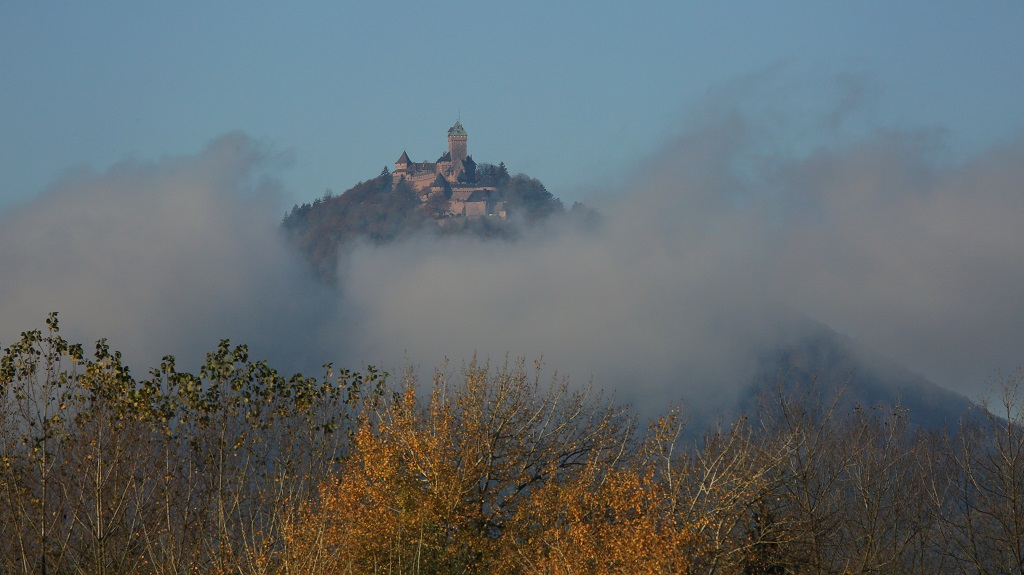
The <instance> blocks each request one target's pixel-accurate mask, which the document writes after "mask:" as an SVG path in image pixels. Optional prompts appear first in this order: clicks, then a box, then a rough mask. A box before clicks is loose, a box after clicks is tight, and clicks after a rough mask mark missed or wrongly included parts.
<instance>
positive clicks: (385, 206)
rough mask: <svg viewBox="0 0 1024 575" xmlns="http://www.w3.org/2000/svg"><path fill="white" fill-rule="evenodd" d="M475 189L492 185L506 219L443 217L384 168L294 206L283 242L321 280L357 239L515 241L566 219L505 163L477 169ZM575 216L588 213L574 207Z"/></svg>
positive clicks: (552, 200) (540, 189) (556, 203)
mask: <svg viewBox="0 0 1024 575" xmlns="http://www.w3.org/2000/svg"><path fill="white" fill-rule="evenodd" d="M476 172H477V173H476V177H477V181H476V182H475V183H476V185H479V186H493V187H494V188H495V195H496V196H497V199H498V200H500V201H503V202H504V203H505V205H506V207H507V210H508V214H509V216H508V219H507V220H502V219H498V218H492V217H481V218H466V217H445V216H444V214H443V213H441V212H440V210H438V209H437V206H434V205H432V203H431V202H427V203H422V202H421V201H420V200H419V198H417V197H416V194H414V193H413V191H412V189H411V188H410V187H409V185H408V184H406V183H405V182H401V183H399V184H398V185H395V186H393V185H392V178H391V173H390V172H389V171H388V169H387V168H386V167H385V168H384V170H383V171H382V172H381V174H380V175H379V176H377V177H376V178H373V179H371V180H367V181H365V182H359V183H358V184H356V185H355V186H353V187H352V188H350V189H348V190H346V191H345V192H344V193H342V194H341V195H334V194H333V193H331V192H330V191H329V190H328V191H327V192H326V193H325V194H324V195H323V197H321V198H317V199H316V200H314V201H313V203H307V204H302V205H296V206H294V207H293V208H292V209H291V211H290V212H288V213H287V214H286V215H285V216H284V220H283V221H282V222H281V225H282V228H283V230H284V232H285V234H286V235H287V237H288V239H289V240H290V241H291V242H292V243H293V244H294V245H295V246H296V247H298V248H299V250H300V251H301V252H302V253H303V254H304V255H305V256H306V258H307V260H308V261H309V264H310V266H311V267H312V269H313V270H314V272H315V273H316V274H317V276H319V277H321V278H323V279H329V278H332V277H334V271H335V267H336V266H337V256H338V253H339V251H340V250H341V249H342V248H343V246H345V245H350V244H351V243H352V242H353V241H355V240H357V239H362V240H368V241H371V242H389V241H393V240H395V239H398V238H401V237H403V236H407V235H410V234H413V233H424V232H427V233H436V234H440V235H450V234H463V235H472V236H479V237H487V238H502V239H515V238H516V237H518V234H520V233H521V231H522V229H523V227H524V226H529V225H532V224H536V223H538V222H540V221H543V220H546V219H548V218H550V217H552V216H561V215H565V214H566V210H565V207H564V206H563V205H562V201H561V200H559V199H558V198H556V197H555V196H554V195H552V194H551V192H549V191H548V190H547V188H545V187H544V184H542V183H541V182H540V181H539V180H537V179H535V178H531V177H529V176H527V175H525V174H516V175H510V174H509V172H508V170H507V169H506V168H505V165H504V163H502V164H499V165H493V164H479V165H478V166H477V170H476ZM570 211H572V212H573V213H574V214H580V213H583V212H587V211H589V210H588V209H587V208H584V207H583V206H581V205H579V204H576V205H574V206H573V210H570Z"/></svg>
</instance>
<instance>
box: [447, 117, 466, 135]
mask: <svg viewBox="0 0 1024 575" xmlns="http://www.w3.org/2000/svg"><path fill="white" fill-rule="evenodd" d="M448 135H449V136H465V135H466V129H465V128H463V127H462V122H460V121H458V120H455V125H454V126H452V127H451V128H448Z"/></svg>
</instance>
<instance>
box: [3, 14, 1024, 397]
mask: <svg viewBox="0 0 1024 575" xmlns="http://www.w3.org/2000/svg"><path fill="white" fill-rule="evenodd" d="M890 4H891V3H881V2H877V3H876V2H858V3H850V5H849V6H847V7H836V6H830V5H827V4H826V3H820V2H815V3H809V2H808V3H796V2H775V3H753V2H752V3H749V4H740V3H729V2H714V3H705V4H702V5H697V4H692V3H683V2H671V3H669V2H666V3H663V4H653V3H641V4H640V5H639V6H634V7H631V8H629V9H627V8H626V7H625V6H624V5H605V4H600V3H593V2H591V3H585V4H584V3H580V4H579V5H577V6H575V7H569V6H563V5H558V4H555V5H552V4H550V3H531V2H509V3H507V4H506V5H505V6H503V7H489V6H485V5H483V4H482V3H466V4H457V3H447V2H431V3H423V4H420V3H416V4H410V5H407V6H402V5H391V6H389V7H385V6H384V5H383V4H381V3H365V5H360V6H355V7H344V8H342V7H338V6H336V5H335V4H333V3H332V4H325V5H323V6H315V7H307V8H305V9H301V10H300V9H295V8H291V7H284V6H283V5H282V6H281V7H278V6H276V5H275V6H269V5H268V6H264V5H261V4H260V3H257V2H244V3H242V2H237V3H227V2H224V3H185V2H178V3H165V4H162V5H159V6H145V5H143V4H142V3H138V2H133V3H127V2H125V3H120V4H118V3H112V2H104V3H91V4H87V3H66V5H61V6H58V5H57V4H47V3H34V4H28V3H25V4H23V5H21V6H13V5H12V4H11V3H7V4H4V5H2V6H0V72H2V74H0V104H2V105H0V134H2V136H3V137H2V138H0V174H3V179H2V180H0V269H2V273H0V344H3V345H6V344H7V343H9V342H10V340H11V338H12V337H13V335H14V334H16V333H17V331H18V330H22V329H29V328H33V327H37V326H39V325H40V324H41V323H42V319H43V318H44V316H45V314H46V312H48V311H51V310H58V311H60V312H61V313H62V316H63V317H64V318H65V320H64V321H65V326H67V328H68V330H69V334H70V335H72V336H73V337H76V338H78V339H80V340H84V341H88V340H89V339H91V338H94V337H101V336H105V337H108V338H110V340H111V344H112V345H113V346H114V347H115V348H120V349H123V350H125V351H126V353H127V354H128V356H129V358H130V359H134V361H136V362H137V363H133V365H135V368H136V371H137V372H140V371H143V370H144V368H145V367H147V366H148V365H152V364H153V362H155V361H156V360H157V359H158V358H159V356H160V355H162V354H165V353H174V354H178V355H179V356H184V357H191V358H194V359H196V360H198V358H201V355H202V353H203V352H205V351H208V350H210V349H212V348H213V347H214V346H215V345H216V342H217V340H218V339H220V338H223V337H229V338H232V339H233V340H235V341H245V342H249V343H251V344H252V345H253V347H254V350H255V352H256V354H257V355H258V356H272V358H273V359H275V360H278V361H281V362H283V363H285V364H288V366H303V365H310V364H313V365H319V364H320V363H321V362H323V361H329V360H336V361H339V362H344V363H346V364H347V365H349V366H350V367H354V366H355V365H358V364H359V363H364V362H374V363H377V362H379V363H383V364H385V366H386V367H394V366H396V365H397V364H400V363H401V362H403V361H411V362H413V363H416V364H420V365H427V366H430V365H434V364H436V363H437V362H438V361H440V359H441V357H443V356H445V355H447V356H449V357H451V358H453V360H455V361H456V362H458V361H461V360H463V359H465V358H467V357H468V356H470V355H471V354H472V353H474V352H476V353H479V354H480V355H481V356H483V357H486V358H491V359H498V358H501V357H502V356H503V355H504V354H505V353H511V354H512V355H513V356H518V355H525V356H527V357H533V356H535V355H537V354H541V353H543V354H545V357H546V358H547V361H548V364H549V365H550V366H551V367H552V368H555V369H558V370H560V371H562V372H565V373H568V374H570V375H572V376H573V377H574V378H576V379H577V380H580V379H582V380H586V379H587V378H589V377H593V379H594V382H595V384H596V385H598V386H599V387H611V388H616V389H619V390H620V391H621V392H622V394H623V396H625V397H626V398H628V399H630V400H645V401H648V402H653V403H661V402H663V401H666V400H668V399H676V398H678V397H680V396H686V395H687V394H689V395H690V396H692V395H693V394H700V393H703V394H704V395H715V394H718V395H722V396H728V395H729V393H730V392H734V391H735V390H736V389H737V387H736V386H732V387H730V386H728V385H725V384H727V383H730V382H731V383H735V382H739V381H742V377H743V375H744V374H746V373H747V372H748V370H749V368H750V362H751V360H752V357H754V355H755V354H756V353H757V352H761V351H764V350H765V349H767V348H769V347H770V345H771V344H772V343H775V342H779V341H792V339H793V338H795V337H799V336H800V335H801V331H800V330H801V329H802V328H801V327H797V324H795V323H794V320H793V318H794V317H797V318H801V319H810V320H811V321H814V322H820V323H822V324H825V325H828V326H830V327H832V328H834V329H836V330H837V331H839V332H840V333H843V334H846V335H849V336H851V337H853V338H855V339H856V340H858V341H860V342H862V343H864V344H865V345H867V346H869V347H871V348H873V349H875V350H877V351H880V352H882V353H884V354H886V355H889V356H890V357H892V358H894V359H896V360H897V361H899V362H901V363H902V364H904V365H906V366H908V367H910V368H911V369H913V370H915V371H918V372H920V373H922V374H924V375H926V376H927V377H929V378H931V379H933V380H935V381H937V382H938V383H940V384H942V385H945V386H947V387H950V388H953V389H956V390H959V391H963V392H964V393H968V394H972V395H975V394H977V392H978V391H980V390H982V389H984V387H985V385H986V382H988V381H990V380H991V376H992V374H993V373H994V372H995V371H997V370H1001V371H1004V372H1005V371H1009V370H1012V369H1014V368H1016V367H1019V366H1020V365H1021V364H1022V363H1024V361H1022V360H1021V356H1020V353H1021V349H1022V346H1021V344H1022V343H1024V290H1021V289H1020V286H1021V285H1022V284H1024V227H1022V226H1021V225H1020V221H1021V216H1022V215H1024V130H1022V128H1024V118H1022V115H1021V113H1020V111H1019V105H1020V102H1022V101H1024V74H1022V73H1021V72H1022V68H1021V62H1022V61H1024V60H1022V56H1024V38H1022V36H1024V35H1022V34H1020V31H1021V30H1024V5H1018V4H1010V3H1001V4H998V5H992V6H990V7H988V8H986V9H980V8H976V7H968V6H967V5H966V3H952V2H949V3H941V2H914V3H910V2H907V3H901V4H900V7H898V8H893V7H892V6H890ZM460 114H461V119H462V121H463V123H464V125H465V126H466V128H467V130H468V132H469V148H470V152H471V153H472V154H473V155H474V157H475V158H476V159H477V161H478V162H479V161H491V162H497V161H504V162H505V163H506V164H507V165H508V166H509V168H510V170H512V171H513V172H520V171H521V172H526V173H528V174H529V175H532V176H534V177H537V178H539V179H541V180H542V181H543V182H544V183H546V184H547V185H548V188H549V189H550V190H551V191H552V192H553V193H555V194H556V195H557V196H559V197H562V198H563V199H565V200H566V201H567V202H569V203H571V202H572V201H575V200H583V201H586V202H587V203H590V204H592V205H594V206H597V207H598V208H599V209H600V210H601V211H602V213H603V214H605V218H604V220H603V223H602V226H601V227H600V228H599V229H597V230H594V231H590V232H580V231H578V230H570V229H557V228H553V229H544V230H537V231H536V232H535V233H534V234H532V235H531V236H530V237H528V238H526V239H524V240H523V241H521V242H518V243H498V242H487V243H472V242H471V243H468V244H467V243H465V242H464V241H463V242H458V241H451V240H449V241H434V240H430V239H428V238H415V239H413V240H411V241H406V242H402V243H399V244H395V245H391V246H386V247H370V246H361V247H359V248H358V249H356V250H355V251H354V252H353V253H352V254H351V257H350V258H347V259H345V260H344V261H343V262H342V264H341V266H340V267H339V278H338V284H337V286H336V287H331V288H328V287H325V286H322V285H319V284H317V283H316V282H313V281H312V280H310V279H309V278H308V277H306V276H305V275H304V272H303V268H302V267H301V264H300V262H298V261H297V260H296V258H295V257H294V256H293V254H291V253H289V252H288V251H287V248H286V247H285V246H283V245H282V244H281V243H280V241H279V239H280V238H279V237H278V236H277V234H276V226H277V224H278V223H279V221H280V218H281V216H282V215H283V213H284V211H285V210H286V209H287V208H288V207H290V206H291V205H292V204H293V203H297V202H305V201H311V200H312V199H313V198H315V197H317V196H319V195H320V194H322V193H323V191H324V190H325V189H327V188H331V189H333V190H334V191H335V192H340V191H343V190H344V189H346V188H348V187H349V186H351V185H352V184H354V183H355V182H356V181H359V180H365V179H368V178H371V177H373V176H375V175H376V174H377V173H379V171H380V169H381V167H383V166H384V165H393V162H394V160H395V159H396V158H397V157H398V155H399V154H400V153H401V152H402V150H407V151H408V152H409V154H410V156H412V158H413V159H414V160H417V161H424V160H432V159H434V158H436V156H437V155H438V154H439V153H440V152H441V151H442V150H443V149H444V146H445V139H444V137H445V132H446V130H447V128H448V127H449V126H450V125H451V123H452V122H453V121H454V119H455V118H456V117H458V116H459V115H460ZM801 325H802V324H801ZM353 364H355V365H353ZM709 390H710V391H709Z"/></svg>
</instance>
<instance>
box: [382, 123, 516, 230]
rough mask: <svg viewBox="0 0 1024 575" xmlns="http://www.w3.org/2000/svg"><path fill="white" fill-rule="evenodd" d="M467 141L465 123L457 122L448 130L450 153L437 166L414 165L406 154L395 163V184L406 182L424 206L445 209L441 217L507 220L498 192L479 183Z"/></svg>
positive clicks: (437, 162)
mask: <svg viewBox="0 0 1024 575" xmlns="http://www.w3.org/2000/svg"><path fill="white" fill-rule="evenodd" d="M467 139H468V135H467V134H466V129H465V128H463V127H462V122H460V121H458V120H456V122H455V125H454V126H452V127H451V128H449V129H448V151H447V152H445V153H444V154H442V155H441V157H440V158H438V159H437V161H436V162H413V161H412V160H410V159H409V154H407V153H406V152H404V151H403V152H402V155H401V156H400V157H399V158H398V161H397V162H395V171H394V172H392V174H391V178H392V183H393V185H395V186H397V185H398V184H399V183H402V182H405V183H406V184H408V185H409V187H410V188H412V191H413V192H414V193H415V194H416V196H417V197H418V198H419V199H420V201H421V202H423V203H424V204H426V203H427V202H430V203H431V204H432V205H434V206H444V210H443V212H444V213H442V214H439V215H441V216H449V217H450V216H465V217H480V216H497V217H500V218H502V219H504V218H505V217H506V211H505V203H504V202H502V201H499V198H498V196H497V191H496V189H495V188H494V187H492V186H480V185H477V183H476V162H474V161H473V157H472V156H470V155H468V153H467V146H466V140H467Z"/></svg>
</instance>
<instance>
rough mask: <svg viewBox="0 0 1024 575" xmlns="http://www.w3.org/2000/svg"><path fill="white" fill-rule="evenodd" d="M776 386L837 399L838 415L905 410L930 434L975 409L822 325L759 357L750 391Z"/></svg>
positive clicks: (749, 407) (766, 390)
mask: <svg viewBox="0 0 1024 575" xmlns="http://www.w3.org/2000/svg"><path fill="white" fill-rule="evenodd" d="M780 386H781V387H782V388H785V390H786V392H787V393H794V392H798V391H800V390H802V391H804V392H813V393H814V394H816V395H821V396H822V397H824V398H825V399H826V400H827V401H832V400H834V399H836V397H837V394H841V396H839V401H838V405H839V407H840V408H841V409H842V410H844V411H848V410H849V409H853V408H857V407H860V408H863V409H870V408H875V407H880V406H881V407H889V406H898V407H899V408H900V409H904V410H907V412H908V413H909V415H910V416H911V419H912V421H913V422H914V424H915V425H919V426H922V427H925V428H930V429H952V428H954V427H955V426H956V425H957V423H958V422H959V421H960V419H961V417H963V416H964V415H965V414H966V413H967V412H968V411H969V410H970V409H972V408H975V407H976V406H975V405H974V404H973V403H972V402H971V401H970V400H968V399H967V398H966V397H964V396H962V395H959V394H957V393H954V392H952V391H950V390H948V389H945V388H943V387H940V386H939V385H936V384H935V383H934V382H932V381H930V380H928V379H927V378H925V377H923V376H921V375H920V374H917V373H914V372H912V371H911V370H909V369H907V368H906V367H904V366H902V365H899V364H897V363H896V362H894V361H892V360H891V359H889V358H886V357H883V356H882V355H881V354H879V353H877V352H874V351H871V350H869V349H867V348H866V347H865V346H863V345H860V344H858V343H857V342H855V341H854V340H852V339H850V338H847V337H844V336H842V335H840V334H838V333H836V332H835V331H833V330H832V329H830V328H828V327H826V326H820V327H819V329H817V330H814V331H813V332H812V333H811V334H810V335H807V336H805V337H804V338H802V339H801V340H799V341H798V342H796V343H794V344H792V345H785V346H781V347H780V348H778V349H777V350H776V351H774V352H772V353H769V354H765V355H764V356H763V357H762V360H761V362H760V367H759V370H758V373H757V375H756V376H755V379H754V382H753V389H754V390H755V391H756V392H760V393H761V394H765V393H767V394H771V393H774V392H775V391H776V390H777V389H778V388H779V387H780ZM757 395H758V394H757V393H751V394H749V395H748V398H749V402H748V404H747V405H746V406H745V407H744V409H746V410H747V411H754V407H755V406H754V405H753V402H754V399H753V398H754V397H756V396H757Z"/></svg>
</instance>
